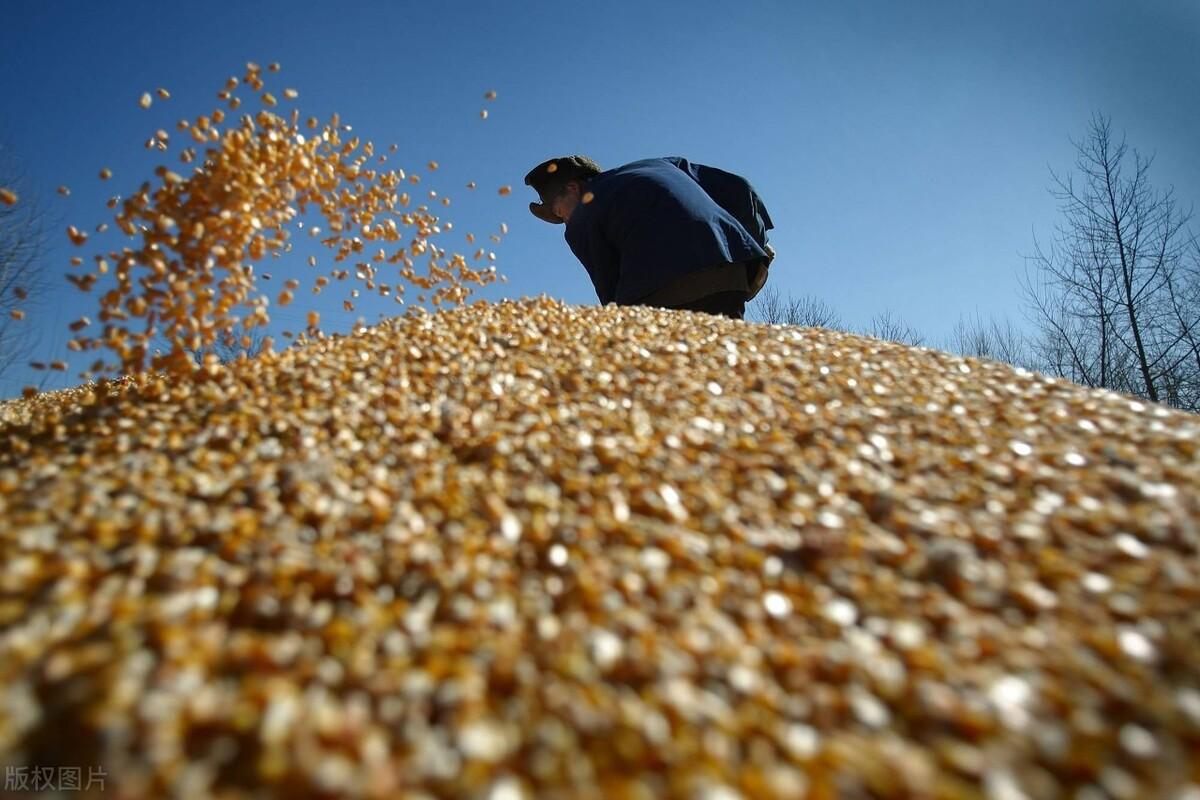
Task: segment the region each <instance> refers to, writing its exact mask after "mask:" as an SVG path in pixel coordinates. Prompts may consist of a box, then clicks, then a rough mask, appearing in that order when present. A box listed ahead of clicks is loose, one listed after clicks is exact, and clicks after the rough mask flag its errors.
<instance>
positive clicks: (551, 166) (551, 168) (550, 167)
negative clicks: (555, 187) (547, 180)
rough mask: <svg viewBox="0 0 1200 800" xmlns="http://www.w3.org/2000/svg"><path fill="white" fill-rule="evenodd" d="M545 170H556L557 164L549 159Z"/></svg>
mask: <svg viewBox="0 0 1200 800" xmlns="http://www.w3.org/2000/svg"><path fill="white" fill-rule="evenodd" d="M546 172H558V164H557V163H556V162H554V161H551V162H550V163H549V164H547V165H546Z"/></svg>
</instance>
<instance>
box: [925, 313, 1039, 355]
mask: <svg viewBox="0 0 1200 800" xmlns="http://www.w3.org/2000/svg"><path fill="white" fill-rule="evenodd" d="M947 349H948V350H953V351H954V352H956V353H958V354H960V355H964V356H972V357H974V358H990V359H993V360H995V361H1004V362H1006V363H1008V364H1012V365H1014V366H1018V367H1032V366H1034V365H1035V362H1034V359H1033V357H1032V353H1030V350H1029V344H1028V342H1027V341H1026V337H1025V334H1023V333H1022V332H1021V331H1020V330H1019V329H1018V328H1017V327H1016V326H1015V325H1013V323H1012V321H1011V320H1009V319H1008V318H1007V317H1006V318H1004V319H1003V320H997V319H995V318H991V319H988V320H986V321H985V320H984V319H983V318H981V317H980V316H979V315H978V314H976V315H975V316H974V317H969V318H968V317H963V316H960V317H959V318H958V322H957V323H956V324H955V326H954V330H953V331H952V332H951V333H950V341H949V343H948V347H947Z"/></svg>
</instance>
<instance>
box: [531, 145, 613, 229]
mask: <svg viewBox="0 0 1200 800" xmlns="http://www.w3.org/2000/svg"><path fill="white" fill-rule="evenodd" d="M600 171H601V170H600V165H599V164H597V163H596V162H595V161H592V160H591V159H590V158H588V157H587V156H563V157H562V158H552V159H550V160H549V161H543V162H542V163H541V164H538V165H537V166H536V167H534V168H533V169H531V170H530V171H529V174H528V175H526V176H525V185H526V186H532V187H533V189H534V191H536V192H537V193H538V197H540V198H541V202H540V203H530V204H529V210H530V211H531V212H533V215H534V216H535V217H537V218H538V219H540V220H543V221H545V222H550V223H554V224H560V223H563V222H566V221H567V220H568V219H570V218H571V214H572V213H573V212H574V211H575V209H576V207H577V206H578V205H579V203H580V198H581V197H582V195H583V192H584V188H583V187H584V186H585V185H586V184H587V182H588V181H589V180H590V179H591V178H592V177H593V176H595V175H599V174H600Z"/></svg>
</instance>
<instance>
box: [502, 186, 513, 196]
mask: <svg viewBox="0 0 1200 800" xmlns="http://www.w3.org/2000/svg"><path fill="white" fill-rule="evenodd" d="M500 194H501V195H509V194H512V187H511V186H501V187H500Z"/></svg>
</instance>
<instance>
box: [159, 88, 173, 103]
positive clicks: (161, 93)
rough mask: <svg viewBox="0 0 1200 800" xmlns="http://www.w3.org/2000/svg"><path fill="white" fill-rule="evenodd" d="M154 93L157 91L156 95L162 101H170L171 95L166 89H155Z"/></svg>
mask: <svg viewBox="0 0 1200 800" xmlns="http://www.w3.org/2000/svg"><path fill="white" fill-rule="evenodd" d="M156 91H157V93H158V96H159V97H160V98H162V99H163V100H170V99H171V93H170V92H168V91H167V90H166V89H157V90H156Z"/></svg>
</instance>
